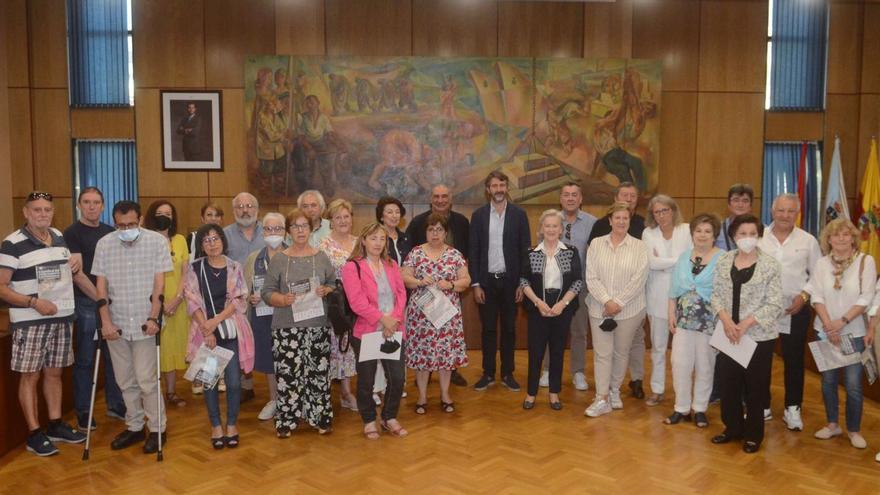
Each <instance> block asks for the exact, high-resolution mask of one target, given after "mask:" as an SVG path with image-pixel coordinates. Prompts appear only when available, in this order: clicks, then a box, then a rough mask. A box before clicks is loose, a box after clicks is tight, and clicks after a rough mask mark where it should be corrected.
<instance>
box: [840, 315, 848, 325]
mask: <svg viewBox="0 0 880 495" xmlns="http://www.w3.org/2000/svg"><path fill="white" fill-rule="evenodd" d="M840 319H841V320H843V323H845V324H847V325H849V318H847V317H846V315H844V316H841V317H840Z"/></svg>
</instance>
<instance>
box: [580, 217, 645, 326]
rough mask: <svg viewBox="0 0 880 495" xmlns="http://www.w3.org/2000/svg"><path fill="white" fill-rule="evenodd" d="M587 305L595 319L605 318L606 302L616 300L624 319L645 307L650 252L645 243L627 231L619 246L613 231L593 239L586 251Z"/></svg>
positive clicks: (620, 315) (620, 318) (636, 314)
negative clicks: (613, 237)
mask: <svg viewBox="0 0 880 495" xmlns="http://www.w3.org/2000/svg"><path fill="white" fill-rule="evenodd" d="M586 273H587V276H586V281H587V290H588V291H589V294H588V295H587V307H588V308H589V311H590V316H592V317H593V318H604V317H605V314H604V312H605V303H606V302H608V301H611V300H614V302H616V303H617V304H618V305H620V306H621V308H623V309H621V311H620V313H618V314H617V315H616V316H615V317H614V318H615V319H618V320H625V319H627V318H632V317H634V316H638V314H639V313H640V312H641V311H642V310H644V309H645V280H646V279H647V278H648V251H647V249H645V243H644V242H642V241H641V240H639V239H636V238H635V237H633V236H631V235H629V234H627V235H626V237H625V238H624V239H623V241H622V242H621V243H620V244H618V245H617V246H616V247H615V246H614V245H613V244H612V243H611V234H608V235H603V236H602V237H597V238H595V239H593V242H591V243H590V248H589V249H588V250H587V270H586Z"/></svg>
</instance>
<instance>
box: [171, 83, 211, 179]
mask: <svg viewBox="0 0 880 495" xmlns="http://www.w3.org/2000/svg"><path fill="white" fill-rule="evenodd" d="M160 94H161V97H160V101H161V106H162V110H161V111H162V169H163V170H223V140H222V136H223V134H222V130H223V126H222V122H221V121H222V113H221V101H222V97H221V96H222V92H221V91H166V90H163V91H161V93H160Z"/></svg>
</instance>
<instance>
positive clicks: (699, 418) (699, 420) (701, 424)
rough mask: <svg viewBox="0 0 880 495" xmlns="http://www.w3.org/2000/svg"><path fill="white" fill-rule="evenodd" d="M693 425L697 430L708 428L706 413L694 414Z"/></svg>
mask: <svg viewBox="0 0 880 495" xmlns="http://www.w3.org/2000/svg"><path fill="white" fill-rule="evenodd" d="M694 424H695V425H697V428H705V427H707V426H709V418H707V417H706V413H704V412H698V413H694Z"/></svg>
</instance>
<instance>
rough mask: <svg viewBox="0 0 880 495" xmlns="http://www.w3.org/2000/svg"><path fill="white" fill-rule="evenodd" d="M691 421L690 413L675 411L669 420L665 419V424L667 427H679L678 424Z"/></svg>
mask: <svg viewBox="0 0 880 495" xmlns="http://www.w3.org/2000/svg"><path fill="white" fill-rule="evenodd" d="M690 420H691V415H690V413H688V414H682V413H680V412H678V411H675V412H673V413H672V414H671V415H670V416H669V417H668V418H666V419H664V420H663V422H664V423H665V424H667V425H677V424H678V423H680V422H682V421H690Z"/></svg>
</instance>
